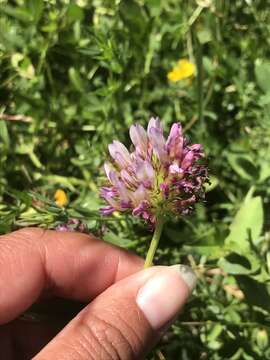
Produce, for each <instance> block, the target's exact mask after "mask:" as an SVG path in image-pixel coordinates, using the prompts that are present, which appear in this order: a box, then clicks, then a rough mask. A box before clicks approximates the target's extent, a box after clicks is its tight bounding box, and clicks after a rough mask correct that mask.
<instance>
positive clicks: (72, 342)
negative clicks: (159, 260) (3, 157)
mask: <svg viewBox="0 0 270 360" xmlns="http://www.w3.org/2000/svg"><path fill="white" fill-rule="evenodd" d="M142 267H143V260H142V259H140V258H139V257H137V256H136V255H133V254H131V253H129V252H127V251H125V250H123V249H120V248H117V247H115V246H112V245H110V244H108V243H105V242H103V241H101V240H99V239H97V238H95V237H94V236H89V235H85V234H81V233H75V232H56V231H47V230H46V231H45V230H42V229H37V228H32V229H23V230H20V231H17V232H14V233H11V234H8V235H5V236H1V237H0V325H1V326H0V358H1V359H3V360H14V359H16V360H17V359H18V360H23V359H31V358H32V359H34V360H51V359H53V360H98V359H101V360H112V359H115V360H118V359H122V360H139V359H140V360H141V359H144V358H145V356H146V354H147V353H148V352H149V350H151V348H152V347H153V346H154V344H155V343H156V342H157V341H158V340H159V339H160V337H161V335H162V333H163V332H164V331H165V329H166V328H167V327H168V325H170V323H171V321H172V320H173V319H174V318H175V316H176V314H177V313H178V312H179V311H180V310H181V308H182V306H183V305H184V303H185V302H186V300H187V298H188V296H189V294H190V290H189V287H188V286H187V283H186V282H185V281H184V280H183V278H182V277H181V276H179V272H178V270H176V269H172V268H170V267H167V266H154V267H151V268H149V269H145V270H142ZM177 269H179V268H178V265H177ZM149 284H152V285H151V290H149V289H150V288H149ZM142 289H148V290H144V292H143V294H144V295H143V296H144V297H142V296H141V295H140V296H139V295H138V294H142V293H141V290H142ZM156 291H158V293H157V295H156V297H155V296H154V294H156ZM164 295H165V296H164ZM145 296H146V297H145ZM153 296H154V297H153ZM161 298H162V301H161ZM138 299H140V301H139V302H138ZM145 299H148V300H147V301H145ZM142 306H143V308H142ZM153 309H155V310H154V311H153ZM144 311H146V313H147V314H148V315H147V316H146V315H145V314H146V313H145V312H144Z"/></svg>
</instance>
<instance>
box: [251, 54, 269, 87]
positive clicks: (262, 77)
mask: <svg viewBox="0 0 270 360" xmlns="http://www.w3.org/2000/svg"><path fill="white" fill-rule="evenodd" d="M255 75H256V79H257V82H258V85H259V86H260V88H261V89H262V90H263V91H264V92H266V93H267V92H269V91H270V62H269V61H264V62H260V61H257V62H256V64H255Z"/></svg>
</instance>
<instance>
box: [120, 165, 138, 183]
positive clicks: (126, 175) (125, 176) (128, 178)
mask: <svg viewBox="0 0 270 360" xmlns="http://www.w3.org/2000/svg"><path fill="white" fill-rule="evenodd" d="M120 175H121V179H122V180H123V182H124V184H125V185H127V186H129V187H136V186H137V185H138V182H137V181H136V179H135V178H134V176H133V175H132V174H131V172H129V171H127V170H126V169H123V170H121V172H120Z"/></svg>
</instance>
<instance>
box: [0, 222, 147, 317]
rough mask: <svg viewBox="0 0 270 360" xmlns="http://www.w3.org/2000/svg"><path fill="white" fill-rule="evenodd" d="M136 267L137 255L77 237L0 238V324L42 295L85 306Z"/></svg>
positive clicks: (27, 233)
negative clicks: (49, 295) (47, 292)
mask: <svg viewBox="0 0 270 360" xmlns="http://www.w3.org/2000/svg"><path fill="white" fill-rule="evenodd" d="M142 265H143V261H142V259H140V258H139V257H138V256H136V255H133V254H131V253H129V252H127V251H125V250H123V249H120V248H117V247H115V246H113V245H110V244H108V243H106V242H104V241H102V240H99V239H97V238H95V237H94V236H89V235H85V234H81V233H75V232H56V231H50V230H42V229H38V228H26V229H23V230H19V231H16V232H13V233H11V234H9V235H4V236H0V324H3V323H5V322H8V321H10V320H12V319H14V318H16V317H17V316H18V315H19V314H20V313H21V312H23V311H24V310H26V309H27V308H28V307H29V306H30V305H32V304H33V303H34V302H35V301H36V300H37V299H38V298H39V297H40V295H41V294H42V293H43V292H44V291H49V292H50V293H52V294H53V295H56V296H61V297H65V298H71V299H74V300H80V301H88V302H89V301H90V300H92V299H93V298H94V297H96V296H97V295H98V294H100V293H101V292H103V291H104V290H105V289H106V288H108V287H109V286H111V285H112V284H113V283H114V282H116V281H118V280H120V279H122V278H124V277H126V276H128V275H130V274H132V273H134V272H136V271H138V270H139V269H141V268H142Z"/></svg>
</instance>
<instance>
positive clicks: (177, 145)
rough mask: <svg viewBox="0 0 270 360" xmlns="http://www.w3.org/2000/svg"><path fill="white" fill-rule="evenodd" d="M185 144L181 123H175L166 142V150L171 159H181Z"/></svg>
mask: <svg viewBox="0 0 270 360" xmlns="http://www.w3.org/2000/svg"><path fill="white" fill-rule="evenodd" d="M183 143H184V138H183V135H182V127H181V125H180V124H179V123H174V124H173V125H172V127H171V130H170V135H169V137H168V140H167V142H166V148H167V150H168V153H169V156H170V157H171V158H173V159H174V158H178V159H180V158H181V156H182V151H183Z"/></svg>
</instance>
